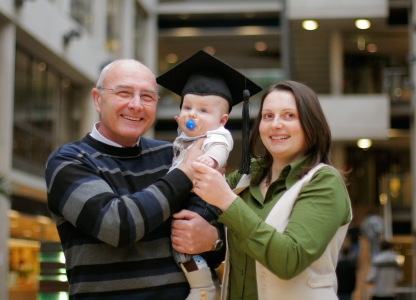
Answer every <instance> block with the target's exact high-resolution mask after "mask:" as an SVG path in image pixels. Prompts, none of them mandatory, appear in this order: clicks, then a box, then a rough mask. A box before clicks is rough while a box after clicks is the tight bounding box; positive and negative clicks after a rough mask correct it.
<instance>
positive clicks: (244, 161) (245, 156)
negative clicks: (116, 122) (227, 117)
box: [238, 90, 250, 174]
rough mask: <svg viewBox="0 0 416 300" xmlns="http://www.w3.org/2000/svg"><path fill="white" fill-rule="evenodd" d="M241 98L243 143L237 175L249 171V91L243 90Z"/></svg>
mask: <svg viewBox="0 0 416 300" xmlns="http://www.w3.org/2000/svg"><path fill="white" fill-rule="evenodd" d="M243 98H244V103H243V138H242V140H243V142H242V156H241V161H240V166H239V168H238V173H240V174H248V173H249V171H250V152H249V149H248V147H249V145H248V142H249V138H250V128H249V126H250V112H249V108H250V106H249V105H250V104H249V102H248V101H249V99H250V91H249V90H244V91H243Z"/></svg>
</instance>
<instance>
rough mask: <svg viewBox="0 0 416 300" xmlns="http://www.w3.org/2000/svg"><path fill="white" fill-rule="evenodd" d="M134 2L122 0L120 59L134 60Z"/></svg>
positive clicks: (132, 0)
mask: <svg viewBox="0 0 416 300" xmlns="http://www.w3.org/2000/svg"><path fill="white" fill-rule="evenodd" d="M134 6H135V2H134V0H124V1H123V6H122V11H121V16H122V17H121V18H120V22H121V27H120V28H121V35H120V39H121V40H120V43H121V48H120V50H121V51H120V57H121V58H134V12H135V7H134Z"/></svg>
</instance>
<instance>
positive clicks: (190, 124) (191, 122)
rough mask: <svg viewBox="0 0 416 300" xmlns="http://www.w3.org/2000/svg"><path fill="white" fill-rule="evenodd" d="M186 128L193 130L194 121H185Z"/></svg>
mask: <svg viewBox="0 0 416 300" xmlns="http://www.w3.org/2000/svg"><path fill="white" fill-rule="evenodd" d="M185 124H186V128H188V129H189V130H194V129H195V122H194V121H192V120H187V121H186V123H185Z"/></svg>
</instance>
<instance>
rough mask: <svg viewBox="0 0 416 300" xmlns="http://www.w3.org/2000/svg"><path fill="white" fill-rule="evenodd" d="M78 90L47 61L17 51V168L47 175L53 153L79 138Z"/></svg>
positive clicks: (15, 149)
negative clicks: (47, 163) (76, 92)
mask: <svg viewBox="0 0 416 300" xmlns="http://www.w3.org/2000/svg"><path fill="white" fill-rule="evenodd" d="M75 90H76V88H75V86H74V84H72V83H71V82H70V80H69V79H67V78H65V77H63V76H62V74H59V72H56V71H55V70H53V69H52V68H50V67H48V65H47V64H46V63H45V62H43V61H41V60H40V59H37V58H35V57H33V56H31V55H30V54H28V53H26V52H25V51H24V50H22V49H19V48H18V49H17V50H16V68H15V91H14V93H15V100H14V124H13V167H15V168H17V169H21V170H24V171H27V172H30V173H34V174H38V175H42V176H43V175H44V168H45V163H46V160H47V158H48V156H49V154H51V152H52V151H53V150H54V149H55V148H57V147H58V146H60V145H62V144H64V143H67V142H69V141H71V140H74V139H75V138H76V135H75V134H76V132H78V129H79V120H78V115H79V114H78V113H77V112H78V111H79V104H80V103H79V101H77V97H75ZM68 124H71V126H70V127H71V128H68V127H69V126H67V125H68Z"/></svg>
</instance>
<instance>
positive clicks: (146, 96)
mask: <svg viewBox="0 0 416 300" xmlns="http://www.w3.org/2000/svg"><path fill="white" fill-rule="evenodd" d="M97 89H98V90H99V91H100V93H101V94H102V93H103V91H104V90H109V91H112V92H113V94H114V95H115V96H116V98H117V100H119V101H124V102H131V101H132V100H133V98H134V95H136V94H137V95H139V97H140V100H141V102H142V104H143V105H154V104H155V103H156V102H157V99H159V98H160V97H159V96H158V95H157V94H156V93H152V92H143V93H140V92H135V91H134V89H132V88H126V87H118V88H115V89H108V88H103V87H97Z"/></svg>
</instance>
